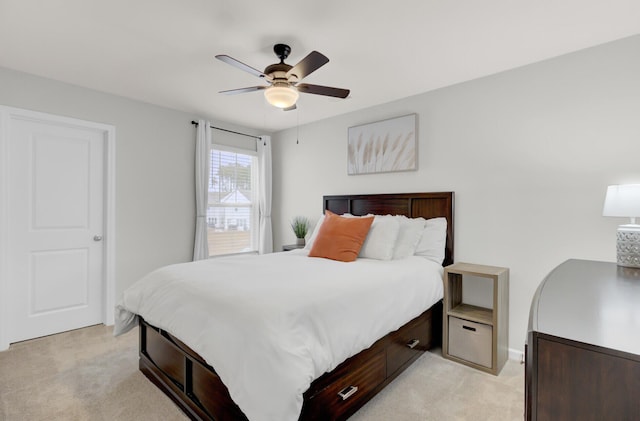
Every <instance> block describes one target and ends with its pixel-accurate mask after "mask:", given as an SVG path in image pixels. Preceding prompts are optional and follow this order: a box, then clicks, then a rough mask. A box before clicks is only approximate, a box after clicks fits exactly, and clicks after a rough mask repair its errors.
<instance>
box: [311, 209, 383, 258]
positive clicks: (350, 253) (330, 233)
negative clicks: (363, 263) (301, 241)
mask: <svg viewBox="0 0 640 421" xmlns="http://www.w3.org/2000/svg"><path fill="white" fill-rule="evenodd" d="M372 223H373V216H371V217H363V218H344V217H342V216H339V215H336V214H335V213H333V212H331V211H326V212H325V217H324V222H322V225H321V226H320V230H319V231H318V236H317V237H316V239H315V241H314V242H313V246H312V247H311V251H310V252H309V257H324V258H326V259H332V260H338V261H340V262H353V261H354V260H356V258H357V257H358V253H360V249H361V248H362V244H363V243H364V240H365V239H366V238H367V234H368V233H369V228H371V224H372Z"/></svg>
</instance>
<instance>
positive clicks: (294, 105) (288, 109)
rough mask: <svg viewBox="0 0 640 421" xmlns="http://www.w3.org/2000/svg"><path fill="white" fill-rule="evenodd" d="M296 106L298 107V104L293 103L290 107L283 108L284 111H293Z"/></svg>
mask: <svg viewBox="0 0 640 421" xmlns="http://www.w3.org/2000/svg"><path fill="white" fill-rule="evenodd" d="M296 108H297V107H296V104H293V105H292V106H290V107H287V108H283V109H282V111H293V110H295V109H296Z"/></svg>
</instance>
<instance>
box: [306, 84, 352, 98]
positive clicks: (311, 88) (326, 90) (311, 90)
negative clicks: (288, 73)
mask: <svg viewBox="0 0 640 421" xmlns="http://www.w3.org/2000/svg"><path fill="white" fill-rule="evenodd" d="M296 89H298V91H300V92H304V93H305V94H315V95H324V96H333V97H336V98H346V97H348V96H349V92H350V91H349V89H341V88H332V87H331V86H321V85H310V84H308V83H300V84H298V85H296Z"/></svg>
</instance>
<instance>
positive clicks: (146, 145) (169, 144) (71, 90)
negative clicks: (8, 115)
mask: <svg viewBox="0 0 640 421" xmlns="http://www.w3.org/2000/svg"><path fill="white" fill-rule="evenodd" d="M0 104H1V105H7V106H11V107H17V108H24V109H28V110H34V111H41V112H46V113H50V114H57V115H62V116H68V117H73V118H79V119H83V120H89V121H96V122H100V123H106V124H111V125H114V126H115V127H116V297H118V298H119V297H120V296H121V293H122V291H123V290H124V289H125V288H126V287H127V286H129V285H130V284H131V283H133V282H134V281H136V280H137V279H138V278H140V277H141V276H143V275H144V274H146V273H147V272H149V271H151V270H153V269H156V268H158V267H160V266H164V265H168V264H171V263H177V262H186V261H190V260H191V258H192V255H193V236H194V229H195V193H194V189H195V188H194V181H193V180H194V154H195V132H196V129H195V126H193V125H192V124H191V120H194V119H196V120H197V119H198V118H199V117H203V118H207V116H194V115H191V114H188V113H184V112H180V111H176V110H171V109H168V108H162V107H158V106H155V105H151V104H147V103H143V102H138V101H133V100H130V99H127V98H123V97H119V96H114V95H109V94H105V93H101V92H98V91H94V90H89V89H84V88H80V87H77V86H73V85H69V84H65V83H60V82H56V81H53V80H50V79H44V78H40V77H36V76H33V75H29V74H26V73H21V72H16V71H13V70H9V69H6V68H1V67H0ZM211 120H212V123H213V124H214V125H217V126H221V127H224V128H228V129H231V130H237V131H241V132H245V133H250V134H257V133H255V132H251V131H250V130H249V129H245V128H242V127H237V126H233V125H230V124H226V123H223V122H220V121H215V120H213V119H211ZM214 135H217V136H221V139H222V141H223V142H225V143H229V142H230V140H229V136H231V135H229V134H222V133H220V132H217V131H214ZM235 137H238V136H235ZM242 139H244V138H242ZM246 139H249V138H246ZM239 141H241V140H239ZM254 143H255V142H254Z"/></svg>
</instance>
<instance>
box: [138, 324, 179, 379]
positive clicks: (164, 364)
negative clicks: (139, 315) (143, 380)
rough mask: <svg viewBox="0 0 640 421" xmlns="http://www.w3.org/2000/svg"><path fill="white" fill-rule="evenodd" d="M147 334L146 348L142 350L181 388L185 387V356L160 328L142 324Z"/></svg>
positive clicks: (144, 332) (145, 334) (142, 333)
mask: <svg viewBox="0 0 640 421" xmlns="http://www.w3.org/2000/svg"><path fill="white" fill-rule="evenodd" d="M141 329H144V330H143V331H141V332H140V334H141V335H144V336H145V340H144V345H145V346H144V348H143V349H141V350H140V351H141V352H142V353H143V354H144V355H145V356H146V357H147V358H148V359H149V360H150V361H151V362H152V363H153V364H154V365H155V366H156V367H157V368H158V369H159V370H160V371H162V372H163V373H164V374H165V375H166V376H167V377H169V379H171V381H172V382H173V383H174V384H175V385H176V386H177V387H178V388H180V389H183V387H184V381H185V379H184V373H185V358H184V356H183V355H182V354H181V353H180V351H179V350H177V349H176V347H175V346H173V345H172V343H171V342H168V341H167V338H165V337H164V336H162V333H161V331H160V330H156V329H153V328H152V327H150V326H149V325H144V326H142V325H141Z"/></svg>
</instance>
